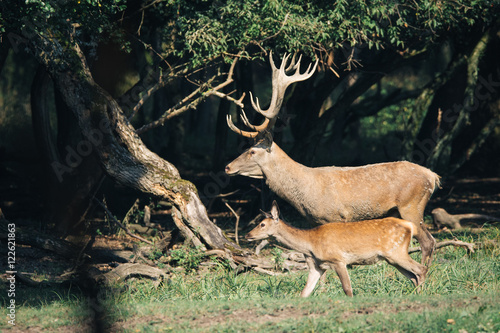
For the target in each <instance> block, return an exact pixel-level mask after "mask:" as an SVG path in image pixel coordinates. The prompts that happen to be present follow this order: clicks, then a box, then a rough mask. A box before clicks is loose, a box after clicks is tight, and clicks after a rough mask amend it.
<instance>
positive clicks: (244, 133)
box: [226, 114, 259, 138]
mask: <svg viewBox="0 0 500 333" xmlns="http://www.w3.org/2000/svg"><path fill="white" fill-rule="evenodd" d="M226 121H227V126H228V127H229V128H230V129H231V131H233V132H235V133H237V134H239V135H241V136H244V137H246V138H255V137H256V136H257V135H259V132H248V131H243V130H241V129H239V128H238V127H236V125H234V123H233V120H232V119H231V115H229V114H228V115H226Z"/></svg>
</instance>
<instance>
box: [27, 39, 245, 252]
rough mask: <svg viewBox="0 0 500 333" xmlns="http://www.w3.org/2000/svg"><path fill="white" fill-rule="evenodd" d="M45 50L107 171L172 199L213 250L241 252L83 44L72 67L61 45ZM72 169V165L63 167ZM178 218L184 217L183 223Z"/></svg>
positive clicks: (43, 57) (42, 56)
mask: <svg viewBox="0 0 500 333" xmlns="http://www.w3.org/2000/svg"><path fill="white" fill-rule="evenodd" d="M35 44H37V45H36V46H37V47H38V48H39V49H41V50H44V52H41V53H39V54H37V55H38V59H39V61H41V62H42V63H44V65H46V67H47V68H48V70H49V73H50V74H51V76H52V79H53V80H54V82H55V85H56V87H57V89H59V91H60V92H61V93H62V95H63V98H64V100H65V102H66V104H67V105H68V107H69V108H70V109H71V110H72V111H73V113H74V114H75V115H76V117H77V118H78V123H79V126H80V129H81V131H82V134H83V136H84V137H85V139H83V140H82V141H81V142H80V143H79V145H81V146H82V147H84V146H85V147H86V148H88V149H91V150H92V151H93V152H95V153H96V154H97V155H98V156H99V159H100V162H101V164H102V166H103V168H104V170H105V171H106V173H107V174H108V175H109V176H110V177H111V178H113V179H115V180H116V181H118V182H119V183H121V184H123V185H125V186H129V187H132V188H134V189H137V190H140V191H142V192H144V193H149V194H152V195H154V196H157V197H160V198H162V199H164V200H167V201H168V202H170V203H171V204H172V205H173V206H174V208H175V209H173V211H174V212H175V211H177V212H178V216H180V217H181V221H180V222H181V223H185V224H187V226H188V227H189V228H190V229H191V230H192V231H193V235H195V236H193V235H191V237H196V236H199V237H201V238H202V240H203V241H204V242H205V244H206V245H208V246H209V247H211V248H216V249H224V248H229V249H231V250H238V249H239V247H238V246H237V245H236V244H234V243H232V242H230V241H229V240H227V239H226V238H225V237H224V235H223V233H222V231H221V230H220V229H219V228H218V227H217V226H216V225H215V224H213V223H212V222H211V221H210V219H209V218H208V216H207V212H206V209H205V207H204V206H203V204H202V203H201V201H200V199H199V197H198V194H197V191H196V188H195V186H194V185H193V184H192V183H190V182H188V181H185V180H183V179H181V177H180V175H179V172H178V171H177V169H176V168H175V167H174V166H173V165H172V164H170V163H169V162H167V161H165V160H163V159H162V158H160V157H159V156H158V155H157V154H155V153H153V152H152V151H150V150H149V149H148V148H147V147H146V146H145V145H144V143H143V142H142V141H141V139H140V137H139V136H138V135H137V134H136V133H135V130H134V128H133V127H132V125H131V124H130V122H129V121H128V119H127V117H126V116H125V115H124V113H123V112H122V110H121V109H120V107H119V105H118V103H117V102H116V100H114V99H113V98H112V97H111V96H110V95H109V94H108V93H107V92H106V91H104V90H103V89H102V88H101V87H100V86H98V85H97V84H96V83H95V82H94V80H93V78H92V75H91V74H90V71H89V68H88V66H87V64H86V62H85V57H84V55H83V53H82V52H81V50H80V48H79V46H78V45H77V44H75V45H74V46H73V48H74V53H73V54H72V55H73V59H72V60H73V61H72V62H71V66H69V65H68V66H67V67H66V68H65V67H64V66H62V65H61V61H60V58H59V61H58V64H57V65H55V60H56V59H58V58H56V56H53V58H51V56H52V55H55V54H58V51H59V50H57V47H58V46H57V45H56V44H51V43H48V42H47V40H41V39H39V40H37V41H35ZM64 167H66V168H70V167H69V166H64ZM178 222H179V221H178Z"/></svg>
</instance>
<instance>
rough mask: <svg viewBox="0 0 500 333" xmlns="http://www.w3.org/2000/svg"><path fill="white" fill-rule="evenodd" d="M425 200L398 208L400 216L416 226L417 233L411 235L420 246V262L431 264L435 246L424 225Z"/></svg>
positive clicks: (426, 199)
mask: <svg viewBox="0 0 500 333" xmlns="http://www.w3.org/2000/svg"><path fill="white" fill-rule="evenodd" d="M427 201H428V198H423V199H422V200H421V201H420V202H419V204H418V205H409V206H407V207H403V208H399V214H400V215H401V218H402V219H404V220H407V221H410V222H411V223H413V225H415V226H416V229H417V233H416V234H415V235H413V236H414V237H415V238H416V239H417V241H418V243H419V244H420V247H421V248H422V264H424V265H430V264H431V261H432V254H433V253H434V248H435V247H436V240H435V239H434V237H432V235H431V233H430V232H429V230H427V228H426V227H425V225H424V209H425V205H426V204H427Z"/></svg>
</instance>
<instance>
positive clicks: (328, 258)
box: [245, 201, 427, 297]
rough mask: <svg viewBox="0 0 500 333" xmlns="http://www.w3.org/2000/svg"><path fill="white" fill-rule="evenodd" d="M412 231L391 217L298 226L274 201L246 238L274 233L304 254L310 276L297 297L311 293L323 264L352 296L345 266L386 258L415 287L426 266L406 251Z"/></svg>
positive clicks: (259, 237) (405, 224)
mask: <svg viewBox="0 0 500 333" xmlns="http://www.w3.org/2000/svg"><path fill="white" fill-rule="evenodd" d="M415 232H416V228H415V225H414V224H413V223H411V222H408V221H405V220H401V219H398V218H394V217H387V218H384V219H379V220H372V221H361V222H349V223H328V224H324V225H321V226H319V227H316V228H313V229H309V230H302V229H297V228H294V227H292V226H290V225H288V224H286V223H285V222H284V221H283V220H280V218H279V208H278V205H277V204H276V201H274V202H273V206H272V208H271V213H270V214H266V218H265V219H264V220H263V221H262V222H260V224H259V225H258V226H257V227H255V228H254V229H253V230H252V231H250V232H249V233H248V234H247V235H246V236H245V238H246V239H248V240H251V241H252V240H259V239H265V238H268V237H269V236H273V237H275V238H276V240H277V241H278V242H280V243H282V244H284V245H286V246H287V247H289V248H291V249H293V250H296V251H298V252H301V253H303V254H304V256H305V258H306V262H307V266H308V267H309V276H308V277H307V283H306V286H305V287H304V289H303V290H302V292H301V293H300V296H302V297H307V296H309V295H310V294H311V293H312V292H313V290H314V287H315V286H316V284H317V283H318V280H319V278H320V277H321V276H322V275H323V273H324V272H325V270H324V269H323V268H322V265H323V264H329V265H330V266H333V267H334V268H335V271H336V272H337V275H338V276H339V278H340V282H341V283H342V288H343V289H344V292H345V293H346V295H347V296H351V297H352V287H351V280H350V279H349V273H348V272H347V267H346V266H347V265H371V264H374V263H376V262H378V261H379V260H381V259H385V260H386V261H387V262H388V263H389V264H391V265H392V266H394V267H396V268H397V269H398V270H399V271H400V272H401V273H403V275H404V276H406V277H407V278H409V279H410V280H411V281H412V282H413V284H414V285H415V287H418V286H420V285H421V284H422V283H423V282H424V280H425V275H426V273H427V268H426V267H425V266H424V265H421V264H419V263H418V262H416V261H415V260H413V259H412V258H411V257H410V256H409V254H408V246H409V244H410V241H411V237H412V235H413V234H414V233H415Z"/></svg>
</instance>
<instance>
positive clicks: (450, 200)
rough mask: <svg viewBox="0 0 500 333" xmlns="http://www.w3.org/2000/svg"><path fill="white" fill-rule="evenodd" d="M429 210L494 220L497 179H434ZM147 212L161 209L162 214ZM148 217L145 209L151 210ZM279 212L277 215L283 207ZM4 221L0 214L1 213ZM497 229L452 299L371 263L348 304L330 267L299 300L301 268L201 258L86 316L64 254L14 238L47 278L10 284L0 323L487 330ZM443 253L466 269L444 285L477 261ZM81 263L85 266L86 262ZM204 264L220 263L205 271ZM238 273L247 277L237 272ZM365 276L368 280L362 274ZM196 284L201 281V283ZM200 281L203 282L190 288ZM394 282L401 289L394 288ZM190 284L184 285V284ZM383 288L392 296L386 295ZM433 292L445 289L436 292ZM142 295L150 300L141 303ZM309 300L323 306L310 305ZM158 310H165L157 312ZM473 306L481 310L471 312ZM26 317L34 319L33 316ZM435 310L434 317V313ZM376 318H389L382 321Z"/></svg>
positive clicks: (499, 280) (118, 241)
mask: <svg viewBox="0 0 500 333" xmlns="http://www.w3.org/2000/svg"><path fill="white" fill-rule="evenodd" d="M437 207H442V208H445V209H446V210H447V211H448V212H449V213H452V214H464V213H479V214H485V215H490V216H497V217H500V179H499V178H490V179H462V180H457V181H448V182H446V183H445V184H443V188H442V189H439V190H438V191H436V193H435V194H434V195H433V197H432V199H431V201H430V202H429V205H428V207H427V209H426V212H427V213H428V214H429V213H430V211H431V210H432V209H434V208H437ZM235 208H237V207H235ZM156 213H161V214H164V213H166V212H165V211H162V212H156ZM154 214H155V212H153V215H154ZM212 214H213V218H219V219H220V218H221V217H222V220H224V221H226V222H225V223H223V225H224V226H225V229H226V230H225V231H226V233H227V234H228V235H229V236H230V237H234V218H233V217H232V215H231V214H228V212H227V211H225V212H212ZM284 215H285V217H286V216H287V213H286V212H285V213H284ZM290 215H292V214H290ZM6 218H7V219H8V218H9V216H6ZM228 220H229V222H228ZM431 221H432V220H431V218H430V215H426V222H428V227H429V228H430V229H431V232H432V233H433V234H434V236H435V237H436V238H437V239H438V240H439V239H453V238H456V239H461V240H464V241H470V240H471V239H473V238H475V239H476V240H480V241H482V242H483V241H484V240H485V239H484V238H482V239H481V237H482V236H474V235H480V234H481V230H482V228H483V225H482V223H476V224H471V225H467V226H466V227H468V228H467V231H466V232H463V233H461V232H454V231H450V230H448V229H444V230H437V229H436V228H434V227H433V226H432V225H431V224H429V223H431ZM13 222H16V221H13ZM16 223H17V222H16ZM21 224H22V222H21ZM498 226H499V224H495V223H493V224H489V227H492V228H493V229H492V230H494V231H492V232H488V233H485V235H487V236H485V237H488V238H491V242H492V243H491V244H493V245H492V246H493V250H492V249H491V248H490V249H489V250H488V251H489V252H488V253H487V254H485V256H486V257H485V258H486V261H488V260H490V259H491V258H492V257H491V256H493V261H492V262H493V263H492V264H491V265H493V266H488V268H487V269H486V270H490V271H491V270H493V272H492V273H493V277H492V278H486V277H484V281H486V282H481V281H472V282H471V281H469V282H470V283H469V282H467V281H465V282H464V281H461V282H460V283H464V287H463V290H467V291H465V294H464V295H463V296H462V297H461V296H451V294H455V293H456V292H454V291H453V290H454V288H453V287H449V286H446V287H445V286H444V285H442V284H441V282H438V281H432V279H431V280H430V281H429V282H427V283H428V284H429V287H428V290H427V292H426V290H425V289H424V292H423V294H424V295H426V294H427V296H428V299H426V297H423V298H422V297H421V296H418V295H415V294H414V292H413V291H411V288H410V287H408V285H405V283H404V282H401V280H400V279H399V278H398V277H397V276H396V277H394V276H393V275H394V273H393V272H392V271H391V270H390V269H386V268H384V271H383V272H380V268H377V269H378V271H376V272H375V273H374V272H373V271H371V270H370V269H372V268H359V269H358V268H355V269H353V270H352V273H351V274H352V275H351V279H352V280H353V285H354V287H355V290H356V289H357V290H358V291H359V296H358V297H357V298H358V299H357V300H356V301H353V302H351V301H348V300H347V299H346V298H345V297H344V296H343V295H342V294H339V292H341V288H340V287H339V285H338V283H337V282H338V281H336V277H335V276H334V274H330V275H329V277H328V280H327V283H330V284H333V285H334V286H333V287H324V286H323V287H321V288H318V290H319V291H316V292H315V294H314V295H313V296H312V297H311V298H310V299H309V300H300V299H298V298H297V293H298V292H299V291H300V288H301V287H300V286H301V285H303V283H304V282H305V276H306V272H299V273H283V274H282V275H279V276H278V277H269V278H262V277H259V275H257V274H254V273H252V274H249V273H244V274H238V275H237V274H232V273H231V272H228V270H227V267H222V266H221V265H220V263H215V262H210V261H207V262H206V263H205V267H204V268H203V269H200V270H198V271H197V272H190V273H189V274H187V273H186V272H183V271H182V270H180V271H178V272H174V273H173V274H171V275H168V276H169V277H168V279H167V281H169V282H168V283H167V285H166V286H163V287H160V289H159V290H160V294H162V295H163V296H161V297H160V296H158V295H157V294H155V288H156V287H151V285H148V284H145V285H141V286H140V287H138V286H137V284H132V285H131V286H126V287H125V289H123V288H119V289H117V290H118V291H117V293H116V295H115V294H113V296H110V294H108V292H109V291H106V295H107V296H106V299H107V300H106V301H103V302H101V303H98V304H107V305H106V307H113V302H115V303H116V304H117V305H116V308H115V309H116V310H117V312H116V313H108V314H107V315H106V316H105V317H106V319H105V320H102V322H101V319H102V318H96V313H99V311H100V310H102V309H95V307H93V305H92V299H93V297H94V296H95V295H94V296H93V295H92V293H94V292H95V290H94V288H93V287H92V286H91V287H89V288H87V289H86V288H85V287H82V286H81V285H78V286H74V285H72V284H71V282H68V281H65V280H66V278H67V276H66V275H65V272H68V271H70V270H71V269H72V268H74V261H72V260H68V259H67V258H63V257H60V256H58V255H56V254H54V253H53V252H50V251H46V250H41V249H38V248H34V247H30V246H26V245H20V244H17V245H16V265H17V266H16V269H17V270H18V271H20V272H22V274H23V275H24V276H27V277H28V278H30V279H33V281H37V282H40V281H48V283H45V284H44V283H43V282H42V283H41V284H39V285H37V286H30V285H29V284H26V283H23V282H22V281H18V282H17V284H16V296H15V301H16V304H17V313H16V323H17V325H16V326H11V325H9V324H7V321H8V317H4V318H5V319H4V320H3V322H2V323H0V328H2V329H5V328H10V329H11V330H12V331H13V332H28V331H29V332H49V331H50V332H52V331H57V332H88V331H113V332H121V331H143V330H144V328H145V327H150V329H151V331H155V332H156V331H179V330H180V331H184V330H186V331H200V332H203V331H213V330H216V331H219V330H222V331H273V330H275V329H277V330H278V331H289V330H292V331H311V330H315V331H327V330H328V328H327V327H330V326H328V321H329V320H330V321H331V320H333V321H334V322H335V323H337V324H338V325H339V327H340V329H339V331H357V330H365V329H369V327H370V325H371V326H372V328H374V330H375V331H397V330H403V331H404V330H405V329H404V328H405V327H406V329H407V330H410V331H412V330H413V331H417V329H416V328H417V327H416V326H414V325H417V324H416V323H417V322H418V320H420V319H422V316H423V317H426V318H428V317H429V316H430V317H432V316H433V313H434V315H435V316H439V317H440V319H439V320H441V323H440V324H439V325H437V326H428V328H427V329H425V330H423V331H429V332H430V331H433V330H435V329H439V330H444V331H456V332H459V331H460V332H462V333H464V332H467V330H466V329H464V330H463V331H462V330H458V328H459V327H460V325H455V323H458V322H460V323H461V322H464V326H463V327H469V328H470V327H471V326H470V325H469V326H467V325H465V322H466V321H467V320H469V321H470V318H471V317H473V316H475V317H477V318H478V319H477V320H484V321H485V322H484V323H483V324H482V325H483V328H484V329H481V327H479V326H478V325H480V324H478V323H477V322H474V323H472V324H471V325H475V326H474V327H476V330H479V331H481V330H483V331H487V332H489V331H492V332H493V331H494V332H496V331H498V330H500V307H499V306H498V304H499V303H498V300H499V297H500V294H499V289H498V287H499V285H500V276H499V274H498V273H500V272H498V270H499V266H498V264H496V266H495V264H494V262H495V261H497V262H498V259H500V258H499V257H498V254H499V253H500V251H499V250H498V249H499V242H500V239H499V232H498V229H499V228H498ZM240 227H241V229H242V230H240V239H242V235H244V233H245V232H246V231H248V227H247V226H246V225H245V224H244V223H243V224H240ZM471 235H472V236H471ZM461 237H462V238H461ZM136 243H137V240H135V239H133V238H131V237H129V236H126V235H125V236H123V235H104V234H102V233H100V232H99V234H96V235H95V239H94V242H93V249H94V250H95V249H97V250H106V251H121V252H122V255H133V253H134V252H133V251H134V250H133V249H134V244H136ZM2 244H3V242H2ZM242 246H243V247H245V248H248V249H251V248H253V247H254V246H255V244H253V243H252V244H249V243H246V242H245V241H243V240H242ZM2 247H3V248H2V252H5V247H6V246H2ZM450 251H453V250H452V249H448V250H446V251H443V252H442V253H443V256H438V257H437V259H436V260H435V261H436V267H434V268H433V269H434V270H438V269H439V268H438V267H437V266H438V264H446V265H447V264H448V263H449V261H450V260H451V259H453V260H457V262H458V261H459V260H466V262H465V263H462V265H463V266H467V265H470V266H467V267H469V268H468V269H466V270H467V272H462V273H460V272H459V273H457V274H458V275H459V276H462V277H457V278H456V279H455V280H454V279H453V278H451V280H450V281H451V282H449V283H452V284H453V283H454V284H456V285H457V286H458V285H459V284H460V283H458V282H457V281H458V280H462V279H463V280H467V279H469V278H464V277H463V276H465V275H467V274H472V275H474V274H475V275H477V273H474V271H475V269H476V268H477V267H476V266H474V265H475V263H474V261H477V260H478V259H481V258H483V257H482V255H481V256H479V255H478V256H477V257H470V256H469V257H467V256H466V257H467V259H463V258H465V257H463V256H464V255H465V251H463V253H462V252H460V253H458V254H451V252H450ZM264 254H265V255H268V256H271V257H272V256H273V255H274V254H272V252H271V251H270V250H269V249H267V250H266V251H265V252H264ZM4 258H5V256H4ZM450 258H451V259H450ZM495 258H496V260H495ZM114 265H115V264H114V263H112V262H108V263H99V264H95V265H93V267H92V269H95V270H96V271H107V270H110V269H112V268H113V267H114ZM159 266H160V267H162V266H161V265H159ZM202 266H203V265H202ZM89 267H90V266H88V265H87V266H86V268H87V269H88V268H89ZM214 267H216V268H217V267H219V268H220V269H218V270H216V272H214V270H213V269H214ZM366 267H368V266H366ZM370 267H371V266H370ZM474 267H476V268H474ZM483 268H484V267H483ZM483 268H481V269H483ZM455 269H457V268H456V267H455V266H450V270H455ZM0 270H1V272H2V273H3V272H6V271H8V270H9V269H8V268H7V263H6V262H5V260H4V261H2V262H1V263H0ZM287 274H290V276H287ZM377 274H381V275H380V282H377V283H375V285H374V286H372V284H373V283H371V282H370V279H371V278H373V276H377ZM447 274H448V273H447ZM450 274H451V273H450ZM460 274H462V275H460ZM241 275H246V276H247V277H240V276H241ZM431 275H432V274H431ZM369 276H371V278H368V277H369ZM433 276H434V278H435V279H437V277H438V273H437V271H436V272H435V273H433ZM467 276H468V275H467ZM7 277H8V274H2V279H1V283H0V284H1V285H2V286H3V285H5V286H8V280H7ZM387 277H389V278H390V279H394V281H392V283H394V285H391V284H388V285H387V284H385V282H384V279H387ZM210 279H215V280H210ZM239 279H241V280H239ZM439 279H440V280H442V279H443V278H439ZM471 279H472V278H471ZM201 281H204V282H203V283H201ZM221 281H222V282H221ZM334 281H336V282H334ZM134 283H140V282H134ZM200 283H201V285H204V287H203V286H202V287H200ZM204 283H205V284H206V285H205V284H204ZM482 283H483V284H482ZM212 284H221V285H224V286H226V287H225V288H226V289H224V287H223V286H221V287H220V288H222V289H217V288H215V287H213V286H211V285H212ZM377 284H378V287H377V286H376V285H377ZM402 284H403V287H401V285H402ZM247 285H248V286H252V287H251V288H253V289H248V288H250V287H248V286H247ZM470 286H472V287H470ZM200 288H202V289H200ZM203 288H206V289H203ZM325 288H326V290H325ZM377 288H378V289H377ZM380 288H382V289H384V288H385V289H388V291H387V294H384V293H383V292H380V291H379V289H380ZM398 288H400V289H398ZM401 288H402V289H401ZM457 288H460V287H457ZM2 289H4V288H2ZM7 289H8V288H5V289H4V290H7ZM149 289H150V290H149ZM184 289H185V290H184ZM190 289H191V291H189V290H190ZM457 290H459V289H457ZM115 291H116V290H115ZM157 291H158V290H157ZM355 293H356V292H355ZM379 293H382V296H383V297H382V298H380V299H379V297H378V296H377V295H378V294H379ZM391 294H395V295H394V296H390V295H391ZM441 294H446V295H448V296H447V297H446V298H442V297H440V295H441ZM450 297H451V298H450ZM453 297H456V300H455V301H451V299H453ZM10 299H11V298H10V297H7V295H5V294H2V296H1V301H2V307H4V308H6V306H7V305H8V304H9V303H8V302H9V301H10ZM150 299H152V300H151V301H150ZM286 299H288V301H286ZM89 300H90V306H89ZM318 301H320V303H322V304H323V306H319V305H318ZM108 302H110V303H108ZM495 303H496V308H495ZM118 304H119V305H118ZM159 304H162V305H161V306H160V305H159ZM325 304H326V306H325ZM97 307H99V306H97ZM159 309H161V313H159V312H158V310H159ZM481 309H482V310H481ZM165 311H167V312H170V313H165ZM457 311H458V312H457ZM460 311H462V312H460ZM409 312H411V313H412V314H413V315H414V316H415V317H414V318H413V317H411V316H410V317H411V318H413V319H411V318H410V317H408V319H407V321H404V320H402V319H401V315H402V313H405V314H406V315H403V316H406V317H407V315H408V313H409ZM478 312H479V313H481V315H479V316H478ZM457 313H458V314H457ZM460 313H461V314H460ZM413 315H412V316H413ZM33 316H34V317H35V320H33V318H32V317H33ZM97 316H99V315H97ZM441 316H443V317H442V318H441ZM445 317H446V318H445ZM447 317H450V318H447ZM354 318H357V319H356V320H359V319H360V318H362V320H363V322H364V323H367V324H366V325H368V326H366V325H365V326H363V325H362V326H359V325H358V324H355V320H354ZM384 318H385V319H384ZM419 318H420V319H419ZM37 320H39V321H37ZM385 320H389V321H390V322H393V323H392V324H390V325H388V326H385V324H384V322H385ZM173 321H174V322H173ZM398 322H400V324H401V325H400V326H398V324H397V323H398ZM229 323H234V326H231V325H229ZM342 323H343V324H342ZM341 324H342V325H343V326H342V325H341ZM294 325H295V326H294ZM341 326H342V327H343V328H341ZM264 328H265V329H264Z"/></svg>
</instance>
